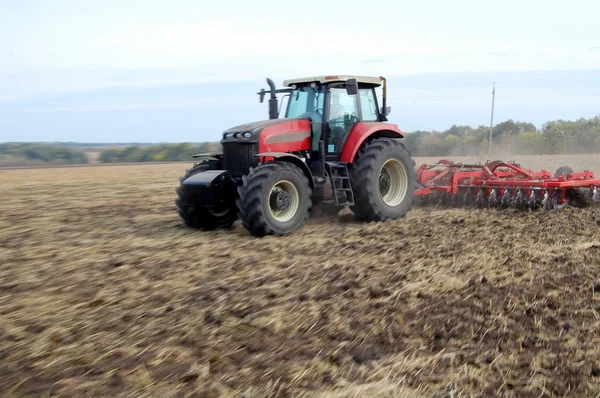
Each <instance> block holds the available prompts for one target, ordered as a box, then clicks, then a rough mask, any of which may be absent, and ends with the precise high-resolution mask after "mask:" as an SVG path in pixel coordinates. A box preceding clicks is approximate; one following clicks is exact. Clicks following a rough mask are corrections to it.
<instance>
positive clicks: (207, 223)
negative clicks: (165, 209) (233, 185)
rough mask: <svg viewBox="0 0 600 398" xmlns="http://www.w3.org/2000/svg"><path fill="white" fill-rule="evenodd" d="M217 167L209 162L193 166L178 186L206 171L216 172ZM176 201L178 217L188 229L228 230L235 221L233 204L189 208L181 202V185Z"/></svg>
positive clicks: (235, 214) (235, 215)
mask: <svg viewBox="0 0 600 398" xmlns="http://www.w3.org/2000/svg"><path fill="white" fill-rule="evenodd" d="M216 168H217V166H216V165H215V164H214V163H213V162H210V161H207V162H202V163H199V164H196V165H194V167H192V168H191V169H189V170H187V171H186V173H185V176H183V177H181V178H179V182H180V184H183V182H184V181H185V180H186V179H188V178H189V177H191V176H193V175H195V174H198V173H202V172H204V171H207V170H216ZM175 191H176V193H177V197H178V198H177V200H175V204H176V205H177V209H178V211H179V216H180V217H181V218H182V219H183V222H184V223H185V225H187V226H188V227H190V228H197V229H203V230H205V231H210V230H213V229H216V228H229V227H231V226H232V225H233V223H234V222H235V221H236V220H237V212H236V209H235V205H233V203H230V204H227V203H225V204H223V205H222V206H220V207H204V206H190V205H188V204H186V203H185V202H184V201H183V185H180V186H179V188H177V189H176V190H175Z"/></svg>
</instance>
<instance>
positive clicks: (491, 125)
mask: <svg viewBox="0 0 600 398" xmlns="http://www.w3.org/2000/svg"><path fill="white" fill-rule="evenodd" d="M493 87H494V88H493V89H492V119H491V120H490V138H489V140H488V156H489V157H490V160H491V157H492V128H493V127H494V100H495V99H496V82H494V86H493Z"/></svg>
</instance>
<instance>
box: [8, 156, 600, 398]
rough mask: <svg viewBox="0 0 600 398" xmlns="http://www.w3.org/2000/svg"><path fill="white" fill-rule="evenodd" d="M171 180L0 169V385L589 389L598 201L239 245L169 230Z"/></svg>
mask: <svg viewBox="0 0 600 398" xmlns="http://www.w3.org/2000/svg"><path fill="white" fill-rule="evenodd" d="M417 163H419V162H417ZM182 166H183V167H182ZM527 166H529V165H527ZM530 167H531V166H530ZM184 173H185V165H182V164H174V165H165V164H161V165H139V166H114V167H90V168H62V169H39V170H10V171H2V172H0V186H1V187H2V204H1V206H0V375H2V377H0V395H3V396H4V395H6V396H17V397H21V396H43V395H45V396H48V395H50V396H65V397H81V396H110V397H117V396H119V397H121V396H136V397H138V396H148V397H150V396H152V397H180V396H181V397H183V396H195V397H220V396H237V397H240V396H244V397H264V396H280V397H287V396H302V397H356V396H358V397H361V396H368V397H370V396H378V397H379V396H384V397H385V396H387V397H416V396H433V397H438V396H439V397H441V396H511V397H512V396H518V397H521V396H536V397H537V396H564V395H569V396H595V395H596V394H598V392H600V276H599V275H600V208H598V207H591V208H586V209H577V208H567V209H564V210H561V211H550V212H522V211H517V210H515V209H508V210H483V211H480V210H474V209H473V210H469V209H467V210H463V209H441V208H438V209H436V208H416V209H413V210H412V211H411V212H410V213H409V214H408V215H407V216H406V217H404V218H403V219H401V220H396V221H388V222H383V223H368V224H367V223H361V222H358V221H355V220H354V219H353V217H352V215H351V214H349V213H347V212H342V213H340V214H339V215H338V216H334V217H325V216H322V217H314V218H312V219H311V220H309V222H308V223H307V224H306V225H305V226H304V227H303V228H302V229H300V230H299V231H298V232H297V233H295V234H294V235H291V236H288V237H280V238H278V237H265V238H255V237H252V236H250V235H249V234H248V233H247V232H246V230H245V229H244V228H243V227H242V226H241V225H239V223H236V224H235V225H234V227H233V228H232V229H229V230H218V231H213V232H200V231H195V230H191V229H189V228H186V227H185V226H184V225H183V223H182V222H181V220H180V219H179V218H178V216H177V212H176V208H175V205H174V202H173V201H174V199H175V187H176V185H177V183H178V177H179V176H180V175H183V174H184Z"/></svg>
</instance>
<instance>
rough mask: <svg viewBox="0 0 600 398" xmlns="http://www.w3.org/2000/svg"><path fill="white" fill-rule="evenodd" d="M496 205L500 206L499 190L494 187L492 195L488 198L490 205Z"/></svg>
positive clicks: (490, 206)
mask: <svg viewBox="0 0 600 398" xmlns="http://www.w3.org/2000/svg"><path fill="white" fill-rule="evenodd" d="M496 206H498V192H497V190H496V189H492V192H491V193H490V197H489V198H488V207H489V208H492V207H496Z"/></svg>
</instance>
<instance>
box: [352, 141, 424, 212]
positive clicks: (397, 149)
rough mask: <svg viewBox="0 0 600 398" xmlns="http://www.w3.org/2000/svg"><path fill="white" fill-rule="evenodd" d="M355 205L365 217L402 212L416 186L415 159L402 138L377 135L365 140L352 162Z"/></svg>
mask: <svg viewBox="0 0 600 398" xmlns="http://www.w3.org/2000/svg"><path fill="white" fill-rule="evenodd" d="M350 179H351V182H352V189H353V191H354V203H355V204H354V206H352V207H351V208H350V209H351V210H352V211H353V212H354V214H356V215H357V216H358V217H359V218H361V219H363V220H366V221H383V220H386V219H388V218H399V217H402V216H404V214H406V212H407V211H408V210H409V209H410V206H411V204H412V201H413V197H414V192H415V189H416V183H417V177H416V172H415V163H414V161H413V160H412V159H411V157H410V154H409V153H408V151H407V150H406V148H405V147H404V144H402V143H401V142H399V141H397V140H395V139H391V138H380V139H376V140H373V141H371V142H369V143H367V144H366V145H365V146H364V147H363V148H362V149H361V150H360V151H359V152H358V155H357V157H356V159H355V161H354V163H353V164H352V166H351V172H350Z"/></svg>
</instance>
